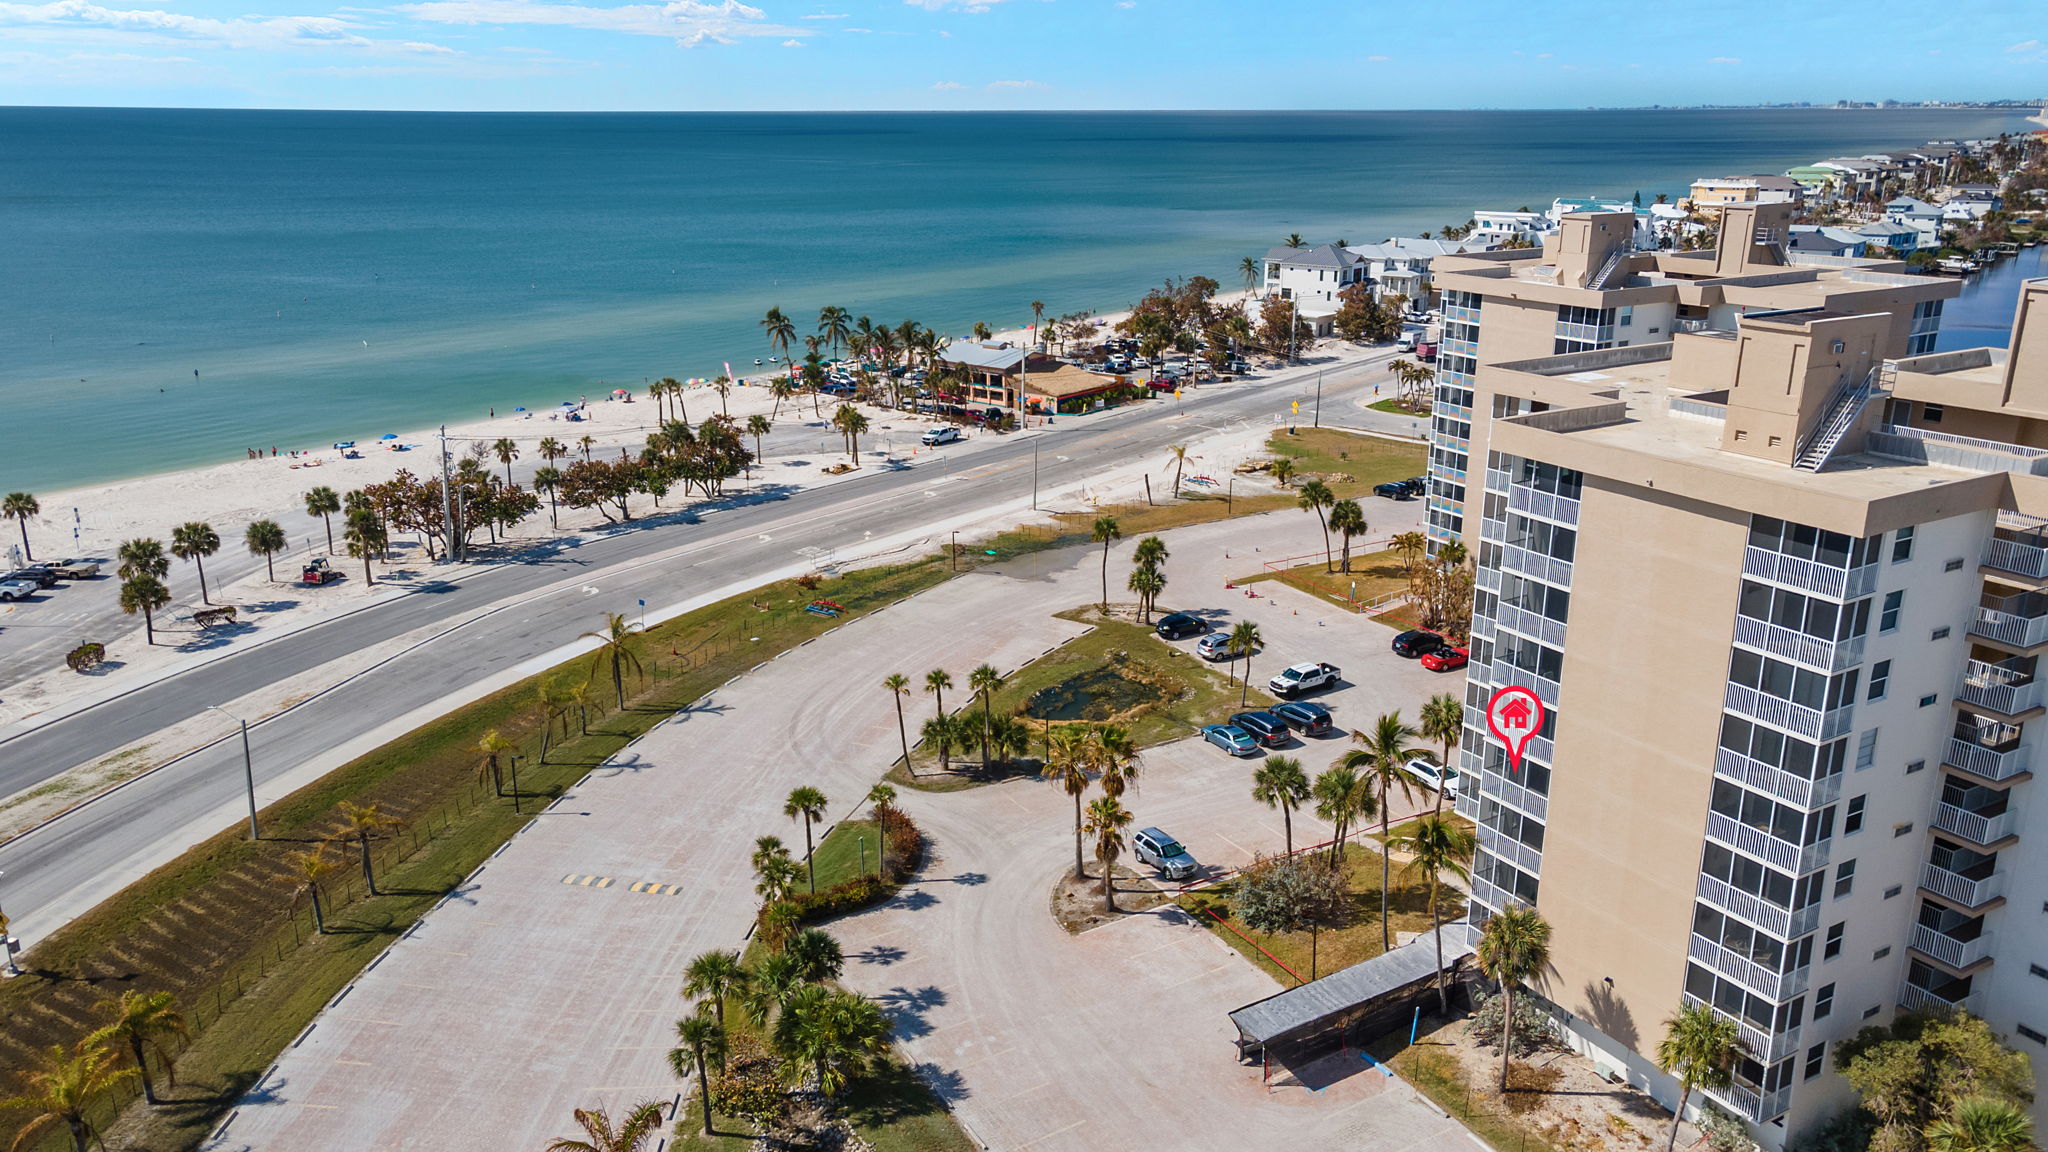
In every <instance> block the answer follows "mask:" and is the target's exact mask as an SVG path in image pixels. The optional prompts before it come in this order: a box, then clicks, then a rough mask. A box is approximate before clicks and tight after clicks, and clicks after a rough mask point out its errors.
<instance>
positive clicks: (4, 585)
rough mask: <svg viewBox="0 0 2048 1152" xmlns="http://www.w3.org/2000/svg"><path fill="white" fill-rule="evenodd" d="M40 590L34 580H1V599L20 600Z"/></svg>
mask: <svg viewBox="0 0 2048 1152" xmlns="http://www.w3.org/2000/svg"><path fill="white" fill-rule="evenodd" d="M40 591H42V589H41V588H40V587H38V586H37V585H36V582H35V581H33V580H0V600H20V599H23V598H25V597H29V596H33V595H35V594H36V593H37V592H40Z"/></svg>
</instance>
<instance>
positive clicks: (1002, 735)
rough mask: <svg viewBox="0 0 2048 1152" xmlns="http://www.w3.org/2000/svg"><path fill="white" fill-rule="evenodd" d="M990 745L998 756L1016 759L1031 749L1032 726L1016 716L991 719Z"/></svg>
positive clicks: (1003, 758)
mask: <svg viewBox="0 0 2048 1152" xmlns="http://www.w3.org/2000/svg"><path fill="white" fill-rule="evenodd" d="M988 745H989V747H990V748H991V749H993V750H994V752H995V754H996V756H997V758H999V759H1002V760H1011V761H1013V760H1015V759H1017V758H1018V757H1020V756H1022V755H1024V753H1026V752H1028V751H1030V749H1031V728H1030V726H1029V725H1027V724H1025V723H1024V722H1023V721H1021V720H1019V719H1017V718H1016V717H1015V716H998V717H996V718H995V719H993V720H991V721H989V734H988Z"/></svg>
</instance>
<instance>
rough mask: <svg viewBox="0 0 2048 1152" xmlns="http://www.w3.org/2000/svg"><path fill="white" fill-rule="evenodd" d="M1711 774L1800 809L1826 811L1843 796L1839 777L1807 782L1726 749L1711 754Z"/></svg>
mask: <svg viewBox="0 0 2048 1152" xmlns="http://www.w3.org/2000/svg"><path fill="white" fill-rule="evenodd" d="M1714 772H1715V774H1716V775H1719V776H1725V777H1727V778H1728V779H1730V780H1733V781H1735V782H1736V783H1737V784H1741V785H1743V786H1745V787H1748V788H1753V789H1755V790H1756V791H1758V792H1762V793H1764V794H1765V795H1768V796H1772V797H1775V798H1777V799H1779V800H1783V801H1784V802H1785V803H1787V804H1794V805H1797V806H1798V807H1801V808H1825V807H1826V806H1828V805H1829V804H1832V803H1834V802H1835V801H1836V800H1837V799H1839V798H1840V797H1841V795H1842V773H1840V772H1836V773H1833V774H1832V775H1828V776H1822V777H1820V778H1819V779H1810V778H1808V777H1805V776H1801V775H1799V774H1798V773H1796V772H1787V771H1785V770H1784V769H1783V768H1779V767H1777V766H1775V765H1772V764H1766V763H1764V762H1763V761H1762V760H1757V759H1753V758H1751V757H1748V756H1744V755H1743V754H1742V753H1740V752H1733V751H1730V750H1729V749H1726V748H1721V749H1717V750H1716V751H1715V753H1714Z"/></svg>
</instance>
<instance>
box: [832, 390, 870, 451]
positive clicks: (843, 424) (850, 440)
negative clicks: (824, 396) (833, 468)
mask: <svg viewBox="0 0 2048 1152" xmlns="http://www.w3.org/2000/svg"><path fill="white" fill-rule="evenodd" d="M832 426H833V427H834V428H837V429H839V434H840V435H841V436H844V437H846V456H847V459H849V460H851V461H853V463H854V465H855V466H856V467H858V466H859V465H860V434H861V433H863V432H865V431H867V430H868V418H867V417H866V416H864V415H862V414H861V410H860V409H858V408H855V407H854V406H853V405H851V404H841V405H840V406H839V410H838V411H837V412H834V413H832Z"/></svg>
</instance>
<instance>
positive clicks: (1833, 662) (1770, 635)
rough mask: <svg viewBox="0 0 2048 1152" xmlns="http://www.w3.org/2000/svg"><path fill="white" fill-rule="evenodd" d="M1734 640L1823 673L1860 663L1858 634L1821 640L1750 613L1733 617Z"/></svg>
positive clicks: (1860, 641) (1837, 670)
mask: <svg viewBox="0 0 2048 1152" xmlns="http://www.w3.org/2000/svg"><path fill="white" fill-rule="evenodd" d="M1735 642H1736V643H1737V644H1746V645H1748V646H1749V647H1751V648H1756V649H1760V650H1762V651H1764V652H1769V653H1770V654H1771V655H1773V656H1782V657H1784V658H1785V659H1787V660H1790V661H1792V662H1793V663H1795V664H1804V665H1806V666H1807V667H1808V668H1815V669H1818V670H1820V671H1822V672H1830V673H1832V672H1840V671H1842V670H1844V669H1846V668H1849V667H1852V666H1853V665H1856V664H1860V663H1862V662H1863V642H1864V638H1863V637H1861V636H1851V637H1849V638H1848V639H1846V640H1823V639H1821V638H1820V637H1818V636H1809V635H1807V634H1806V633H1804V632H1798V631H1794V630H1793V629H1790V628H1786V627H1784V626H1783V625H1779V624H1772V623H1769V622H1768V621H1764V620H1758V619H1755V618H1753V617H1749V616H1740V615H1738V616H1737V617H1735Z"/></svg>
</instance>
